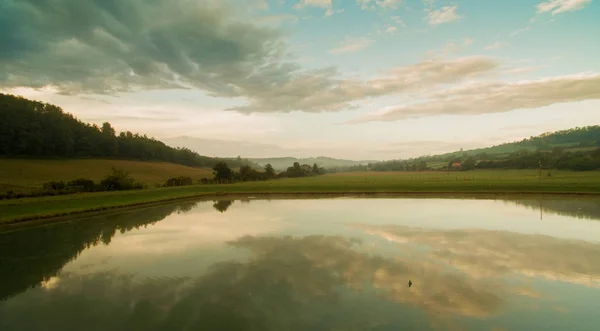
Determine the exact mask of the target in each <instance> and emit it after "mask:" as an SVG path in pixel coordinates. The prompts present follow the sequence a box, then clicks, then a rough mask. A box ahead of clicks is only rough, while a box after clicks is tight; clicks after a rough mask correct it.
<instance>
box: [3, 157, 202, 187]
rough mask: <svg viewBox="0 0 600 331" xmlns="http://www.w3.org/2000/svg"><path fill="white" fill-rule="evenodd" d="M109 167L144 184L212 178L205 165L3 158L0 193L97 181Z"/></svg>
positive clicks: (104, 174)
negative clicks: (55, 183)
mask: <svg viewBox="0 0 600 331" xmlns="http://www.w3.org/2000/svg"><path fill="white" fill-rule="evenodd" d="M111 167H116V168H123V169H125V171H127V172H129V173H130V174H131V176H132V177H133V178H134V179H135V180H137V181H139V182H141V183H143V184H147V185H148V186H150V187H152V186H154V185H156V184H164V183H165V182H166V180H167V179H168V178H170V177H176V176H188V177H191V178H192V179H193V180H194V182H196V181H197V180H200V179H201V178H202V177H212V170H211V169H209V168H197V167H188V166H184V165H180V164H174V163H167V162H149V161H127V160H107V159H70V160H39V159H3V158H0V192H4V191H7V190H13V191H15V192H21V191H28V190H30V189H32V188H40V187H41V186H42V185H43V184H44V183H46V182H49V181H55V180H65V181H66V180H73V179H77V178H87V179H92V180H94V181H100V180H101V179H102V178H104V176H106V174H108V172H109V171H110V168H111Z"/></svg>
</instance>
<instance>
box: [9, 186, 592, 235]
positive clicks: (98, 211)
mask: <svg viewBox="0 0 600 331" xmlns="http://www.w3.org/2000/svg"><path fill="white" fill-rule="evenodd" d="M498 197H538V198H549V197H555V198H563V199H568V198H581V197H600V192H560V191H556V192H548V191H540V192H534V191H528V192H510V191H496V192H481V191H474V192H469V191H452V192H448V191H441V192H436V191H416V192H411V191H389V192H377V191H348V192H339V191H338V192H202V193H195V194H191V195H187V196H181V197H174V198H164V199H157V200H149V201H143V202H133V203H125V204H117V205H111V206H102V207H95V208H84V209H81V210H73V211H66V212H53V213H48V214H37V215H30V216H23V217H15V218H13V219H8V220H5V221H0V232H4V231H6V230H9V231H10V230H11V229H15V228H21V227H27V226H37V225H45V224H52V223H56V222H62V221H68V220H73V219H76V218H80V217H93V216H100V215H107V214H112V213H118V212H124V211H128V210H135V209H142V208H144V207H152V206H156V205H161V204H170V203H176V202H182V201H188V200H219V199H221V200H237V199H254V200H269V199H319V198H362V199H364V198H444V199H452V198H466V199H494V198H498Z"/></svg>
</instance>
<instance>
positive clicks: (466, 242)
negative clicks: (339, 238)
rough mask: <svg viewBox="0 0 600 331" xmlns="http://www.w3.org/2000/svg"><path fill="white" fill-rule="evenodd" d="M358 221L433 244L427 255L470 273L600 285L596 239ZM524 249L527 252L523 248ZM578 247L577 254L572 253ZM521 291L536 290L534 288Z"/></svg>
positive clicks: (398, 237) (395, 236)
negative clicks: (587, 239)
mask: <svg viewBox="0 0 600 331" xmlns="http://www.w3.org/2000/svg"><path fill="white" fill-rule="evenodd" d="M356 227H357V228H359V229H363V230H364V231H366V232H367V233H370V234H372V235H377V236H381V237H383V238H386V239H388V240H389V241H392V242H397V243H398V244H400V245H402V246H408V245H419V246H421V247H429V248H430V250H428V252H429V253H427V254H426V255H430V257H431V258H433V259H435V260H439V261H447V262H448V264H450V265H451V266H452V267H454V268H457V269H458V270H461V271H463V272H465V273H466V274H468V275H470V276H471V277H472V278H471V279H485V278H505V277H507V276H509V275H510V274H519V275H522V276H526V277H541V278H546V279H548V280H558V281H562V282H569V283H573V284H582V285H585V286H590V287H593V288H600V279H599V278H598V277H599V276H600V267H599V266H598V262H600V255H598V254H599V253H600V245H599V244H597V243H589V242H585V241H576V240H563V239H558V238H554V237H550V236H543V235H528V234H518V233H512V232H505V231H489V230H479V229H468V230H446V231H444V230H429V229H422V228H413V227H407V226H394V225H392V226H364V225H357V226H356ZM524 251H527V254H523V252H524ZM575 251H576V252H577V254H573V252H575ZM424 258H426V257H424ZM522 294H526V295H527V296H531V294H533V293H529V294H527V293H523V292H522ZM533 297H535V296H533Z"/></svg>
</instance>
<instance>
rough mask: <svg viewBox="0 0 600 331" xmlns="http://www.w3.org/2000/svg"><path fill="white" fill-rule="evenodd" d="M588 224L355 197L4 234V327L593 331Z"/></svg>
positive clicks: (555, 211)
mask: <svg viewBox="0 0 600 331" xmlns="http://www.w3.org/2000/svg"><path fill="white" fill-rule="evenodd" d="M599 219H600V201H599V200H594V199H559V198H543V199H542V198H540V199H534V198H526V199H518V198H514V199H511V198H502V199H472V198H471V199H455V198H453V199H450V198H376V199H375V198H353V197H348V198H333V199H299V198H295V199H276V200H257V199H247V200H235V201H234V200H220V201H195V202H182V203H178V204H172V205H157V206H154V207H150V208H145V209H139V210H130V211H127V212H122V213H115V214H111V215H105V216H95V217H87V218H81V219H77V220H73V221H71V222H64V223H57V224H52V225H48V226H44V227H36V228H29V229H23V230H19V231H13V232H6V233H3V234H0V330H3V331H9V330H61V331H64V330H490V331H492V330H494V331H500V330H561V331H562V330H572V331H573V330H590V331H591V330H598V325H599V324H600V313H599V310H598V309H599V308H598V307H599V303H600V222H599V221H598V220H599ZM409 281H410V282H411V284H412V285H411V286H409Z"/></svg>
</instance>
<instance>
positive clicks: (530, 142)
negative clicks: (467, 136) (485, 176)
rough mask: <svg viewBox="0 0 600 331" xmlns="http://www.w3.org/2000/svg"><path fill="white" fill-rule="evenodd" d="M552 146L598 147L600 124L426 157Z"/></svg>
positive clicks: (497, 152)
mask: <svg viewBox="0 0 600 331" xmlns="http://www.w3.org/2000/svg"><path fill="white" fill-rule="evenodd" d="M554 147H561V148H564V149H565V150H572V149H590V148H593V147H600V125H592V126H585V127H577V128H572V129H567V130H560V131H556V132H547V133H544V134H541V135H539V136H532V137H529V138H525V139H523V140H521V141H515V142H509V143H504V144H500V145H496V146H492V147H486V148H477V149H471V150H467V151H462V150H461V151H455V152H452V153H446V154H440V155H435V156H429V157H426V158H427V159H428V160H430V161H442V160H446V159H449V158H452V157H456V156H462V155H463V154H464V153H467V155H468V156H477V155H502V154H504V155H508V154H512V153H515V152H521V151H525V150H526V151H531V152H533V151H538V150H539V151H546V152H550V151H551V150H552V149H553V148H554Z"/></svg>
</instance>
